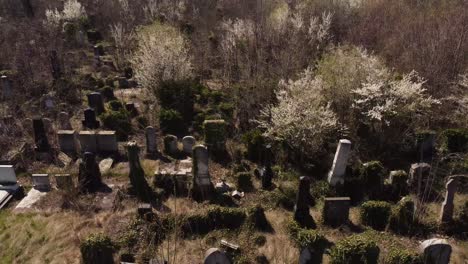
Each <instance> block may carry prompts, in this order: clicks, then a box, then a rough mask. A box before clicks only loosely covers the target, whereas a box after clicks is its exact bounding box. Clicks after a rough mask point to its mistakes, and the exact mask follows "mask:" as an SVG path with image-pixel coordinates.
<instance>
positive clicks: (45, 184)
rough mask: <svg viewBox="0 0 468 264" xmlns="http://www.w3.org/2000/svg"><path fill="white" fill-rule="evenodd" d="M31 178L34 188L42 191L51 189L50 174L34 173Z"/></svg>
mask: <svg viewBox="0 0 468 264" xmlns="http://www.w3.org/2000/svg"><path fill="white" fill-rule="evenodd" d="M31 178H32V183H33V187H34V189H37V190H40V191H48V190H50V179H49V174H33V175H32V176H31Z"/></svg>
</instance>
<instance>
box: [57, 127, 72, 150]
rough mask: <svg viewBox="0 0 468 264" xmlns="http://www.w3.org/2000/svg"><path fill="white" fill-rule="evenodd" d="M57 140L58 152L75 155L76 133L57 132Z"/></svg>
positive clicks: (67, 131)
mask: <svg viewBox="0 0 468 264" xmlns="http://www.w3.org/2000/svg"><path fill="white" fill-rule="evenodd" d="M57 138H58V144H59V148H60V151H63V152H65V153H76V132H75V130H59V131H57Z"/></svg>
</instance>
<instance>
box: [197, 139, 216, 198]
mask: <svg viewBox="0 0 468 264" xmlns="http://www.w3.org/2000/svg"><path fill="white" fill-rule="evenodd" d="M208 161H209V159H208V149H207V148H206V147H205V146H203V145H197V146H195V147H194V148H193V170H192V171H193V173H194V177H193V180H194V188H196V191H198V192H199V194H200V195H201V198H202V199H206V198H208V197H209V195H210V192H211V190H212V187H213V186H212V183H211V177H210V172H209V170H208Z"/></svg>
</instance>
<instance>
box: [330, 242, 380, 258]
mask: <svg viewBox="0 0 468 264" xmlns="http://www.w3.org/2000/svg"><path fill="white" fill-rule="evenodd" d="M379 253H380V249H379V247H378V246H377V244H376V243H375V242H374V241H372V240H369V239H368V238H367V237H364V236H360V235H352V236H349V237H346V238H344V239H342V240H340V241H338V242H337V243H336V244H335V246H334V247H333V248H332V249H331V251H330V258H331V263H332V264H362V263H364V264H375V263H377V260H378V258H379Z"/></svg>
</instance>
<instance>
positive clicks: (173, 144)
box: [164, 135, 179, 155]
mask: <svg viewBox="0 0 468 264" xmlns="http://www.w3.org/2000/svg"><path fill="white" fill-rule="evenodd" d="M164 152H165V153H166V154H169V155H176V154H178V152H179V148H178V146H177V137H176V136H174V135H167V136H165V137H164Z"/></svg>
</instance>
